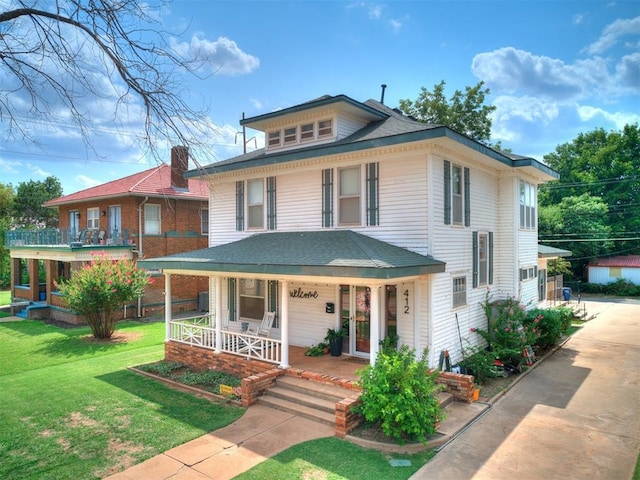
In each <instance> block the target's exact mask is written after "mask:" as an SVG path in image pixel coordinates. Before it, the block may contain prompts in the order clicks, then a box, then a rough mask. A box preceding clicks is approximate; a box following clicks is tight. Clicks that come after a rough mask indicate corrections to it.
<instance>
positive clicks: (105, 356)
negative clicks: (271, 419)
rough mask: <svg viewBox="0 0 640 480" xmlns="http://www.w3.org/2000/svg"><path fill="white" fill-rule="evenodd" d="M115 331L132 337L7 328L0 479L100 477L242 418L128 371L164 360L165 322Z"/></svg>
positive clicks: (2, 332) (24, 324) (26, 325)
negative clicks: (98, 338) (104, 339)
mask: <svg viewBox="0 0 640 480" xmlns="http://www.w3.org/2000/svg"><path fill="white" fill-rule="evenodd" d="M117 332H123V333H126V334H127V335H128V336H129V339H128V340H127V341H126V342H122V343H112V344H104V343H98V342H95V341H91V340H90V339H88V336H89V329H88V328H87V327H81V328H73V329H62V328H59V327H55V326H50V325H46V324H44V323H43V322H40V321H21V322H8V323H0V345H2V348H1V349H0V365H1V366H2V369H1V370H0V384H1V385H2V386H1V387H0V392H1V393H0V398H1V399H2V408H1V409H0V458H1V459H2V460H1V461H0V478H2V479H4V480H13V479H16V480H18V479H20V480H26V479H62V478H69V479H71V478H73V479H92V478H102V477H104V476H106V475H108V474H110V473H114V472H116V471H119V470H122V469H123V468H126V467H127V466H131V465H133V464H135V463H139V462H141V461H143V460H145V459H147V458H149V457H152V456H154V455H156V454H158V453H161V452H163V451H165V450H167V449H169V448H172V447H174V446H176V445H179V444H181V443H184V442H186V441H188V440H191V439H193V438H196V437H198V436H200V435H202V434H204V433H206V432H209V431H212V430H216V429H218V428H220V427H222V426H225V425H227V424H229V423H231V422H232V421H234V420H235V419H237V418H238V417H239V416H240V415H241V414H242V412H243V410H242V409H240V408H237V407H231V406H224V405H218V404H212V403H211V402H209V401H207V400H204V399H199V398H196V397H194V396H192V395H189V394H186V393H181V392H177V391H175V390H171V389H169V388H167V387H165V386H164V385H162V384H160V383H158V382H156V381H154V380H151V379H148V378H146V377H141V376H139V375H136V374H134V373H132V372H129V371H128V370H126V367H127V366H129V365H138V364H142V363H148V362H152V361H156V360H159V359H161V358H162V356H163V345H162V342H163V338H164V324H162V323H152V324H140V323H136V322H126V323H122V324H120V325H119V326H118V330H117ZM89 338H90V337H89Z"/></svg>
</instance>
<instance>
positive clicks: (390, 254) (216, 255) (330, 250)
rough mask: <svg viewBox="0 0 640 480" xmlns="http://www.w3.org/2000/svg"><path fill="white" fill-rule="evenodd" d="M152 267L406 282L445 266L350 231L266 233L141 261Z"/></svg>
mask: <svg viewBox="0 0 640 480" xmlns="http://www.w3.org/2000/svg"><path fill="white" fill-rule="evenodd" d="M138 265H139V266H140V267H141V268H147V269H162V270H191V271H202V272H229V273H246V274H274V275H299V276H323V277H359V278H378V279H387V278H400V277H410V276H418V275H425V274H430V273H441V272H444V271H445V263H444V262H441V261H438V260H435V259H434V258H432V257H430V256H425V255H421V254H419V253H416V252H412V251H410V250H406V249H404V248H400V247H397V246H395V245H391V244H390V243H387V242H383V241H380V240H376V239H374V238H371V237H368V236H366V235H362V234H360V233H356V232H353V231H350V230H328V231H309V232H272V233H260V234H256V235H252V236H250V237H247V238H244V239H242V240H238V241H236V242H231V243H227V244H224V245H219V246H216V247H210V248H204V249H201V250H194V251H191V252H185V253H179V254H175V255H170V256H166V257H159V258H150V259H146V260H139V261H138Z"/></svg>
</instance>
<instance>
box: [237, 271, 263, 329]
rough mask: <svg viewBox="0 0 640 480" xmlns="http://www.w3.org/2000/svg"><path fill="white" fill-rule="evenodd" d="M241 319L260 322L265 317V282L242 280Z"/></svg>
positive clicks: (251, 279)
mask: <svg viewBox="0 0 640 480" xmlns="http://www.w3.org/2000/svg"><path fill="white" fill-rule="evenodd" d="M239 297H240V305H239V306H240V317H241V318H250V319H252V320H260V319H262V317H263V316H264V307H265V288H264V280H258V279H253V278H243V279H240V295H239Z"/></svg>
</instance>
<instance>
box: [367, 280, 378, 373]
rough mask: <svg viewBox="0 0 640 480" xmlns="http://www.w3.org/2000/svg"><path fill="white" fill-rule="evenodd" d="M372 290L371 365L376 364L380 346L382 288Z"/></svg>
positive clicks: (374, 287)
mask: <svg viewBox="0 0 640 480" xmlns="http://www.w3.org/2000/svg"><path fill="white" fill-rule="evenodd" d="M370 289H371V310H370V318H369V321H370V323H371V331H370V333H371V334H370V336H369V363H371V365H373V364H375V363H376V357H377V356H378V349H379V345H380V286H378V285H375V286H372V287H370Z"/></svg>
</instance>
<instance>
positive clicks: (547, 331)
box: [524, 307, 573, 350]
mask: <svg viewBox="0 0 640 480" xmlns="http://www.w3.org/2000/svg"><path fill="white" fill-rule="evenodd" d="M572 318H573V312H572V311H571V309H570V308H567V307H558V308H534V309H532V310H529V311H528V312H527V315H526V317H525V319H524V324H525V325H526V326H528V327H529V328H530V329H531V331H533V332H536V333H538V334H539V337H538V341H537V343H536V344H535V346H534V347H536V350H546V349H548V348H550V347H552V346H553V345H555V344H556V343H558V340H560V337H561V336H562V335H563V334H564V333H565V332H566V331H567V329H568V328H569V326H570V325H571V319H572Z"/></svg>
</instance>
